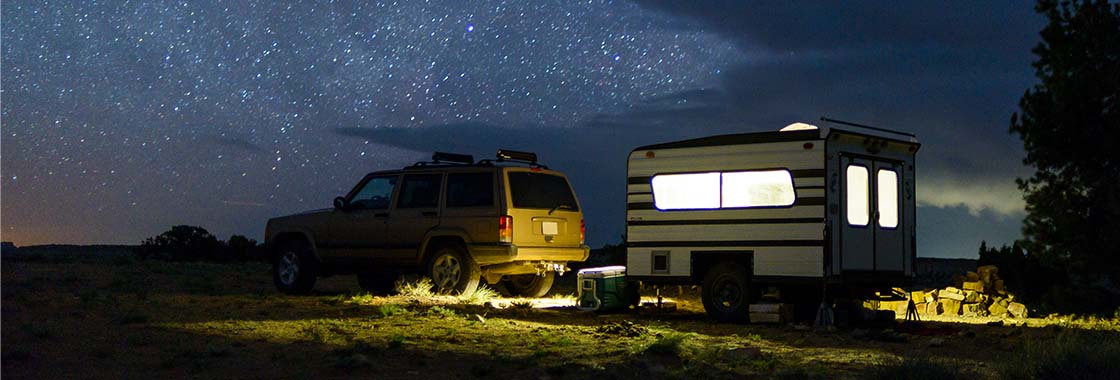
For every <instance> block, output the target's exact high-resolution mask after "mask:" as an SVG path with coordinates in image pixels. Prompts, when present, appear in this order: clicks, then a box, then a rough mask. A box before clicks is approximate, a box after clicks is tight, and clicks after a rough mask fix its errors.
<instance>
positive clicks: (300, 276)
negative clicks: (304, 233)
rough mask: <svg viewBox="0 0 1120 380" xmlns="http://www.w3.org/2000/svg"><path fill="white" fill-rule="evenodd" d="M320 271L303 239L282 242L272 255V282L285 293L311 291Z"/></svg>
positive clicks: (306, 292)
mask: <svg viewBox="0 0 1120 380" xmlns="http://www.w3.org/2000/svg"><path fill="white" fill-rule="evenodd" d="M318 271H319V263H318V261H316V260H315V256H314V255H312V254H311V248H310V247H308V245H307V242H305V241H303V240H288V241H285V242H283V243H281V244H280V246H279V247H278V249H277V250H276V252H275V254H274V255H273V257H272V282H273V284H275V285H276V289H277V290H279V291H281V292H283V293H287V294H297V295H302V294H308V293H311V289H312V288H314V287H315V277H316V275H317V274H318Z"/></svg>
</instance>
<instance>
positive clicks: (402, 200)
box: [389, 173, 443, 259]
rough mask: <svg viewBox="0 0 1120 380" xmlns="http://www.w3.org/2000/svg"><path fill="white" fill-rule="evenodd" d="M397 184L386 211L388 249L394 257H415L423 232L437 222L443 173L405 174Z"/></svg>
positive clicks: (422, 238)
mask: <svg viewBox="0 0 1120 380" xmlns="http://www.w3.org/2000/svg"><path fill="white" fill-rule="evenodd" d="M400 188H401V190H400V192H399V193H398V194H397V200H396V204H395V205H394V207H393V209H392V210H391V211H390V212H389V250H390V251H391V254H392V256H393V257H394V258H402V259H403V258H415V257H418V254H419V248H420V244H421V243H422V242H423V240H424V235H426V234H427V233H428V230H431V229H432V228H433V227H435V226H437V225H439V200H440V190H441V189H442V188H443V174H442V173H423V174H419V173H418V174H405V175H404V178H403V179H401V186H400Z"/></svg>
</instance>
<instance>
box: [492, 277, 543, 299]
mask: <svg viewBox="0 0 1120 380" xmlns="http://www.w3.org/2000/svg"><path fill="white" fill-rule="evenodd" d="M555 280H556V272H545V274H544V275H543V276H538V275H535V274H519V275H514V276H507V277H506V278H505V279H504V280H502V284H505V286H506V291H508V292H509V295H511V296H514V297H529V298H537V297H544V295H545V294H548V291H549V289H552V282H553V281H555Z"/></svg>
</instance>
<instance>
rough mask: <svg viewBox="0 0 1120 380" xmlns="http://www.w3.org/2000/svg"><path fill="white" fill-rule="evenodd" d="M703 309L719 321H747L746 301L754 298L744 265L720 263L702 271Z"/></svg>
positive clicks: (748, 317) (748, 318)
mask: <svg viewBox="0 0 1120 380" xmlns="http://www.w3.org/2000/svg"><path fill="white" fill-rule="evenodd" d="M701 298H702V299H703V301H704V311H706V312H707V313H708V315H709V316H711V317H712V318H714V319H715V320H717V321H720V322H732V323H744V322H749V321H750V313H749V311H750V305H751V303H753V302H755V300H757V299H758V297H757V295H755V290H754V287H753V286H751V282H750V278H749V277H748V276H747V271H746V268H743V266H742V265H739V264H736V263H732V262H724V263H720V264H718V265H716V266H714V267H712V268H711V269H708V273H707V274H705V275H704V286H703V287H702V288H701Z"/></svg>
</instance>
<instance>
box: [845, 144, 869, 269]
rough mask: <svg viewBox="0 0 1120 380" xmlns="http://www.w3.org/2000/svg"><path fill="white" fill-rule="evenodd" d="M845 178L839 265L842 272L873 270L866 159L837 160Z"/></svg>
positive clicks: (867, 163) (848, 158)
mask: <svg viewBox="0 0 1120 380" xmlns="http://www.w3.org/2000/svg"><path fill="white" fill-rule="evenodd" d="M840 162H841V165H840V166H841V168H840V173H842V176H843V178H844V181H843V185H841V186H840V188H841V189H842V191H843V195H842V196H841V197H840V203H841V204H842V206H841V213H840V215H841V218H840V219H841V220H840V224H841V227H840V262H841V268H842V269H843V270H857V271H866V270H874V269H875V235H874V231H873V230H872V228H871V215H872V214H871V171H872V168H873V167H874V165H873V163H872V162H871V161H869V160H865V159H858V158H851V157H846V158H844V159H841V160H840Z"/></svg>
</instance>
